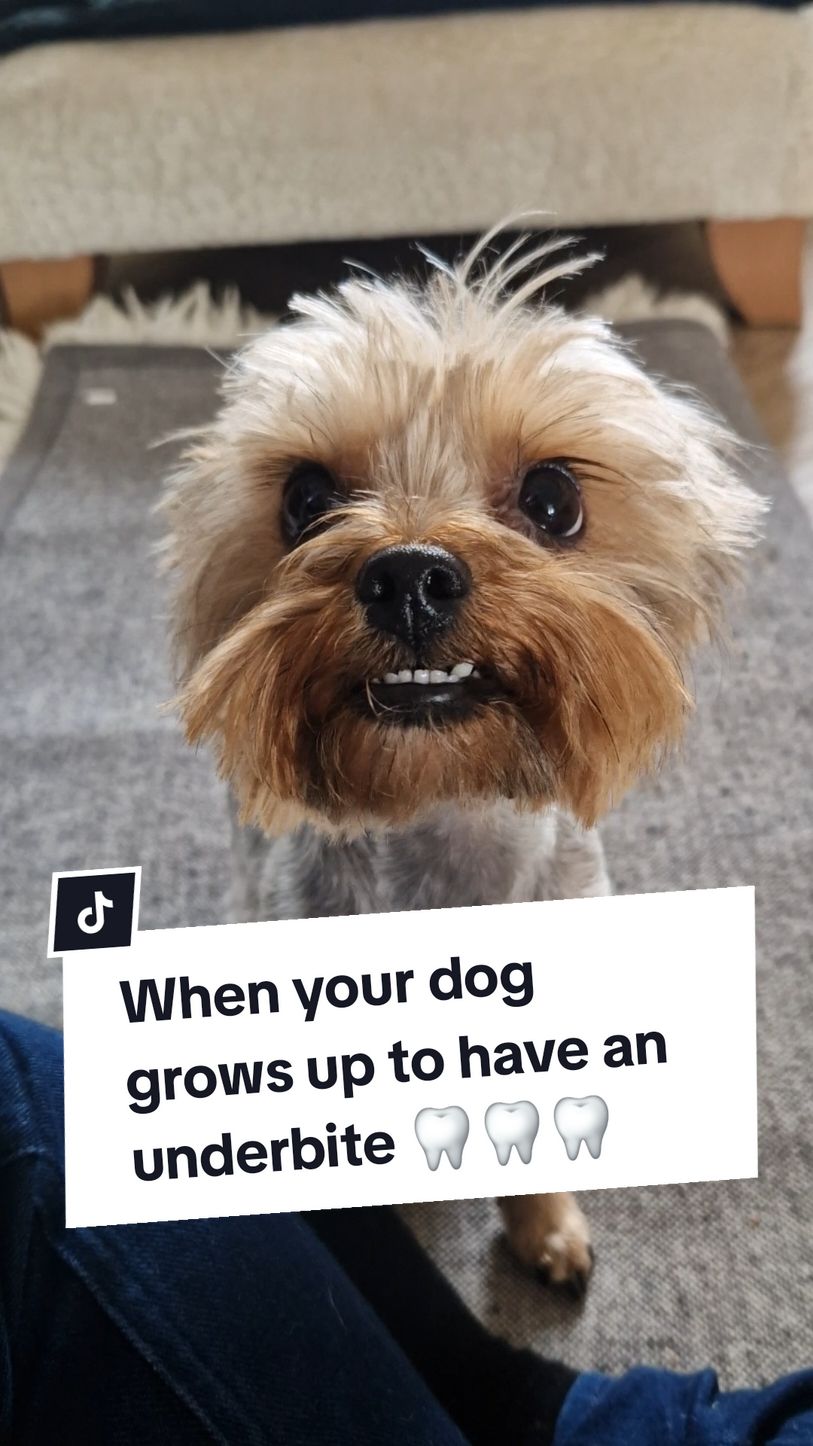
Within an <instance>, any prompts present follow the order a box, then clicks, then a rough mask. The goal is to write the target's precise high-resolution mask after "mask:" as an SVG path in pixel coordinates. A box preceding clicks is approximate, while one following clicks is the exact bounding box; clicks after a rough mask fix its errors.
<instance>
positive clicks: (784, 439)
mask: <svg viewBox="0 0 813 1446" xmlns="http://www.w3.org/2000/svg"><path fill="white" fill-rule="evenodd" d="M805 283H806V284H805V290H804V303H803V316H802V326H801V328H800V330H799V331H781V330H778V329H777V330H774V329H772V328H770V327H765V328H756V329H754V330H748V329H745V328H739V327H738V328H736V329H735V331H734V333H733V336H732V343H731V351H732V356H733V358H734V361H735V363H736V365H737V368H738V370H739V373H740V375H741V377H742V378H743V381H744V382H745V385H746V387H747V389H748V391H749V393H750V395H751V399H752V401H753V403H754V405H755V407H756V409H757V412H758V413H759V416H760V419H761V421H762V425H763V427H764V428H765V430H766V432H767V434H768V437H769V439H770V441H771V442H772V443H773V444H774V446H775V447H776V448H777V449H778V450H779V452H780V453H781V455H782V457H783V458H784V460H785V464H786V466H787V467H788V470H789V472H790V475H791V479H792V481H793V483H794V486H795V488H796V490H797V492H798V493H799V495H800V497H802V499H803V501H804V502H805V505H806V507H807V509H808V512H809V513H810V515H811V517H813V226H812V227H810V228H809V234H808V241H807V248H806V256H805Z"/></svg>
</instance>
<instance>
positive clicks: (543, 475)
mask: <svg viewBox="0 0 813 1446" xmlns="http://www.w3.org/2000/svg"><path fill="white" fill-rule="evenodd" d="M519 506H520V510H521V511H522V512H524V513H525V515H526V517H530V519H531V521H532V522H535V523H536V526H537V527H540V528H541V529H542V531H543V532H546V533H547V534H548V536H549V537H555V538H557V539H565V538H568V539H569V538H573V537H578V535H579V533H580V532H581V530H582V528H583V527H584V507H583V505H582V495H581V491H580V490H579V484H578V482H577V481H576V478H575V477H574V476H573V473H572V472H571V471H570V470H569V469H568V468H567V467H566V466H565V464H564V462H537V463H536V464H535V465H534V466H533V467H531V469H530V471H529V472H526V473H525V476H524V478H523V479H522V486H521V488H520V493H519Z"/></svg>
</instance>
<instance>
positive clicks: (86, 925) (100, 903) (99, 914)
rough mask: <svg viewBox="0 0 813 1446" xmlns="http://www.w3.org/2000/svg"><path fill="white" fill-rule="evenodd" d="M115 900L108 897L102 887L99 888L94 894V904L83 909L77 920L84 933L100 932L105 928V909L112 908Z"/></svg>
mask: <svg viewBox="0 0 813 1446" xmlns="http://www.w3.org/2000/svg"><path fill="white" fill-rule="evenodd" d="M112 907H113V900H112V899H106V898H105V896H104V894H103V893H102V891H101V889H97V890H96V892H95V894H94V895H93V904H92V905H91V906H89V907H88V908H87V909H83V910H82V912H81V914H80V915H79V918H78V919H77V920H76V922H77V924H78V925H79V928H80V929H81V930H82V933H83V934H98V932H99V930H100V929H103V928H104V911H105V909H112Z"/></svg>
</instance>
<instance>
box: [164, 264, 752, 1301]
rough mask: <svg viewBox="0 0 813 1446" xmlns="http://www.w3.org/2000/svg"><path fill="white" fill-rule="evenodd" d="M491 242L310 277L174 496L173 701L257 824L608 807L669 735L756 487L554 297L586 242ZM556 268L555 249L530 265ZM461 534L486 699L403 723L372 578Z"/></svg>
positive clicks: (583, 1233) (511, 1218)
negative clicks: (394, 559)
mask: <svg viewBox="0 0 813 1446" xmlns="http://www.w3.org/2000/svg"><path fill="white" fill-rule="evenodd" d="M491 239H492V238H491V237H486V238H484V241H483V242H482V243H481V245H480V246H479V247H478V248H476V249H475V251H474V252H473V253H472V255H471V256H470V257H469V258H467V260H466V261H464V262H462V263H461V264H460V266H458V267H457V268H444V267H440V269H439V270H438V271H437V273H436V274H435V275H434V276H433V277H432V279H431V280H430V281H429V282H428V284H427V285H425V286H424V287H418V286H413V285H411V284H410V283H408V282H405V281H395V282H390V283H385V282H382V281H378V280H375V279H364V280H358V279H356V280H351V281H348V282H346V283H345V284H344V285H342V286H341V287H339V289H338V291H337V292H336V293H334V294H333V295H332V296H316V297H296V298H294V301H293V302H292V311H293V315H294V321H293V324H292V325H290V326H282V327H278V328H276V329H275V330H273V331H271V332H269V333H268V334H267V335H266V336H263V337H261V338H260V339H259V340H258V341H256V342H254V343H253V344H252V345H251V346H249V347H248V348H247V349H246V350H245V351H244V352H243V353H242V355H241V356H240V357H239V359H238V360H237V362H236V363H235V364H234V366H233V368H232V370H231V371H230V372H229V374H228V375H227V377H226V382H225V389H224V391H225V396H224V404H223V408H222V410H221V412H220V415H219V416H218V417H217V419H216V420H215V421H214V423H213V424H212V425H211V427H209V428H208V429H207V430H206V431H205V432H204V434H203V435H202V436H201V437H200V438H199V439H198V440H196V441H195V442H194V443H193V445H191V446H190V447H189V449H188V451H187V453H186V456H185V459H184V461H183V464H182V466H181V468H180V470H179V472H178V475H177V476H176V478H175V479H174V482H173V484H172V486H171V489H170V492H169V496H168V499H167V502H166V504H165V506H166V511H167V516H168V522H169V532H170V536H169V541H168V550H167V555H168V562H169V564H170V566H171V568H172V570H173V572H174V575H175V579H176V600H175V639H176V644H177V650H178V658H179V672H180V677H181V692H180V696H179V703H178V706H179V709H180V713H181V716H182V718H183V721H184V724H185V727H186V732H187V736H188V738H189V740H190V742H192V743H197V742H199V741H201V740H211V741H212V742H213V743H214V745H215V748H216V750H217V754H218V759H219V765H220V769H221V772H222V773H223V775H224V776H225V777H226V778H227V779H228V780H229V782H230V784H231V786H232V788H233V790H234V792H235V794H236V796H237V799H238V801H239V804H240V807H241V811H242V817H243V819H244V821H246V822H252V823H256V824H258V825H260V826H261V828H263V829H265V830H266V831H267V832H269V833H272V832H283V831H286V830H290V829H292V828H293V827H294V826H295V825H296V824H297V823H299V822H301V821H303V820H308V821H309V822H310V823H311V824H313V825H314V826H316V827H317V828H319V829H322V830H325V831H328V832H333V833H339V834H352V833H354V832H358V831H359V830H362V829H364V828H365V827H372V826H382V825H383V826H398V825H401V824H406V823H408V822H409V821H410V820H413V819H414V818H416V817H418V816H420V815H421V814H422V813H424V812H427V811H429V810H436V809H437V807H438V804H442V803H443V802H448V803H454V804H464V805H477V804H482V803H484V802H486V803H488V802H493V801H494V800H498V799H510V800H511V801H512V803H513V805H514V807H518V808H524V809H528V810H543V809H548V808H550V807H551V806H552V805H558V806H559V807H560V808H561V809H563V810H564V811H565V812H566V813H569V814H571V815H573V816H575V818H577V819H578V820H580V821H581V822H582V823H584V824H587V825H592V824H593V823H594V822H595V820H596V819H597V818H599V817H600V816H601V814H602V813H604V812H605V811H606V809H607V808H609V807H610V806H611V805H612V804H613V803H614V802H615V801H616V800H617V799H618V798H620V797H621V795H622V794H623V793H624V791H625V790H626V789H627V788H629V786H630V785H631V784H632V783H633V782H634V781H635V779H636V778H637V777H639V776H640V775H641V774H642V773H644V772H645V771H646V770H648V769H650V768H652V767H653V766H654V765H655V764H656V763H657V761H658V759H659V758H660V757H661V756H662V755H663V753H664V751H665V750H667V749H669V748H670V747H671V746H673V745H674V744H675V743H676V742H677V741H678V739H679V737H680V735H681V732H682V729H683V725H684V721H685V718H686V715H687V712H688V710H689V708H690V706H691V700H690V696H689V692H688V689H687V685H686V682H685V678H684V672H685V666H686V662H687V659H688V656H689V654H690V652H691V649H692V648H693V647H694V645H695V644H696V643H698V642H699V641H700V640H701V639H703V638H704V637H707V636H708V635H709V634H710V633H711V632H713V630H714V627H715V625H716V622H717V619H718V617H719V612H720V601H721V595H722V592H723V590H724V587H725V585H726V584H727V583H728V582H729V581H730V580H731V579H732V578H733V577H734V576H735V575H736V572H737V565H738V559H739V556H740V554H741V553H742V551H743V549H744V548H746V547H747V546H748V545H749V544H750V543H751V542H752V541H753V539H754V536H755V530H756V525H757V522H758V518H759V513H760V511H761V506H762V504H761V503H760V502H758V500H757V499H756V498H755V497H754V495H753V494H752V493H751V492H750V491H748V489H747V488H746V487H745V486H744V485H743V484H742V483H741V482H740V481H739V480H738V478H737V477H736V475H735V472H734V471H733V468H732V464H731V452H732V446H731V441H730V438H729V437H728V436H727V435H726V433H725V431H724V430H723V428H722V427H720V426H719V425H718V424H717V423H716V422H715V421H714V420H712V419H711V418H710V417H708V416H706V415H705V414H704V412H703V411H702V409H701V408H700V407H699V406H698V405H697V404H696V403H694V402H691V401H689V400H688V399H687V398H686V397H684V396H681V395H679V394H677V393H675V392H673V391H670V390H668V389H667V388H665V387H663V386H661V385H660V384H659V383H658V382H656V381H655V380H654V379H653V378H651V377H648V376H647V375H646V374H645V373H644V372H643V371H642V370H641V369H640V368H639V367H638V366H637V364H636V363H635V361H634V360H633V359H632V358H631V357H630V356H629V355H628V354H627V352H626V351H625V350H624V349H623V347H622V346H621V345H620V344H619V342H618V341H617V340H616V339H614V338H613V337H612V335H611V334H610V332H609V331H608V329H607V328H606V327H605V326H604V325H603V324H602V323H601V322H599V321H594V320H587V319H583V318H576V317H573V316H568V315H566V314H565V312H563V311H562V310H561V309H560V308H558V307H556V306H552V305H549V304H546V303H545V302H541V301H540V300H539V296H540V293H541V291H542V289H543V288H544V286H545V284H547V283H548V282H550V281H552V280H556V279H557V278H559V277H560V276H562V275H565V274H566V273H567V272H568V271H573V270H578V269H579V266H580V265H581V264H582V263H579V262H574V261H573V260H572V259H566V260H565V261H564V262H562V261H559V262H557V263H555V264H548V262H549V255H548V253H549V252H550V251H551V249H552V247H551V244H550V243H545V244H544V245H542V246H538V247H532V249H531V252H530V254H529V253H528V252H527V251H524V250H523V248H522V246H521V245H520V244H518V243H514V244H512V245H511V246H510V247H509V248H508V249H507V251H506V252H505V253H504V255H503V257H502V258H501V259H500V260H499V261H498V262H497V263H496V264H495V265H492V266H491V267H490V268H488V267H486V266H485V265H484V262H483V258H484V256H485V254H486V252H487V248H488V245H489V244H490V241H491ZM542 263H545V264H544V265H543V269H542V270H541V271H540V270H539V266H540V264H542ZM546 459H560V460H563V461H564V462H566V463H567V464H568V466H569V467H570V469H571V471H572V472H573V474H574V475H575V476H576V477H577V478H578V480H579V483H580V486H581V490H582V496H583V501H584V506H585V512H586V527H585V529H584V532H583V534H582V535H580V536H579V538H578V539H577V540H576V541H575V543H574V544H573V545H569V546H567V545H557V544H555V543H553V542H551V541H546V540H545V539H544V538H542V537H540V536H539V535H538V533H537V532H536V531H535V529H534V527H533V526H532V524H531V523H529V522H528V520H527V519H526V518H525V517H524V516H523V514H522V513H521V512H520V510H519V507H518V495H519V489H520V484H521V480H522V477H523V475H524V473H525V471H526V470H527V469H528V467H529V466H530V465H531V464H533V463H535V462H539V461H544V460H546ZM303 461H309V462H317V463H319V464H322V465H324V466H326V467H328V468H329V469H330V470H331V472H332V473H333V475H334V476H335V478H336V479H338V482H339V484H340V486H341V488H342V490H343V498H344V505H343V506H342V507H341V509H340V510H338V511H337V512H336V513H335V514H333V515H332V517H331V520H330V523H329V525H328V526H327V527H325V528H324V529H323V530H321V531H319V532H318V534H316V535H314V536H312V537H311V538H310V539H309V540H307V541H304V542H302V543H301V545H300V546H298V547H296V548H295V549H294V550H292V551H291V550H289V549H287V548H286V546H285V543H284V541H283V537H282V534H281V530H280V504H281V498H282V490H283V486H284V483H285V480H286V478H287V477H288V476H289V475H290V473H291V470H292V468H293V467H294V466H295V465H296V464H298V463H301V462H303ZM416 541H420V542H426V543H432V544H436V545H440V546H442V547H445V548H447V549H448V550H449V551H450V552H451V553H453V554H455V555H456V556H457V557H459V558H460V559H462V561H463V562H464V563H465V564H466V565H467V567H468V569H469V570H470V573H471V577H472V588H471V591H470V593H469V595H468V596H467V597H466V598H465V600H464V601H463V603H462V604H461V605H460V607H459V609H458V612H457V614H456V617H455V621H454V624H453V627H452V628H451V630H450V631H449V632H447V633H446V634H445V635H444V636H443V638H442V641H439V642H437V643H436V644H435V645H434V647H433V649H432V650H431V655H430V656H428V657H426V656H425V657H423V658H421V660H420V661H421V663H422V665H424V666H426V665H428V666H430V667H431V666H432V665H436V666H439V667H443V666H445V665H446V664H447V662H448V661H449V660H452V659H470V660H472V661H474V662H475V663H477V664H478V665H481V666H482V667H484V668H486V669H490V670H492V672H493V673H494V674H496V677H497V679H498V680H499V685H500V692H499V697H498V698H495V699H494V701H492V702H490V703H489V704H488V705H487V706H482V707H479V708H478V710H477V711H476V712H475V713H473V714H472V715H470V716H469V717H467V718H465V719H462V720H461V721H458V722H456V723H454V724H451V725H448V726H445V727H439V728H394V727H391V726H387V724H386V723H385V722H384V721H383V720H381V719H380V718H378V717H374V716H370V715H369V714H365V713H363V712H362V711H359V710H358V709H357V708H356V707H355V706H354V703H353V694H354V691H355V690H357V689H359V688H363V687H364V686H365V680H369V679H370V678H373V677H380V676H381V675H382V674H383V673H384V672H386V671H390V670H392V671H396V670H398V669H399V668H401V667H404V666H407V667H412V666H414V664H415V662H416V659H415V658H414V657H413V656H412V655H411V654H410V651H409V649H408V648H406V647H405V645H403V644H401V643H399V642H397V641H396V640H394V639H390V640H388V639H387V637H386V636H384V635H382V634H380V633H375V632H373V631H372V630H371V629H370V627H369V626H368V623H367V620H366V617H365V613H364V610H363V608H362V606H361V605H360V604H359V602H358V601H357V600H356V596H355V591H354V588H355V581H356V577H357V575H358V573H359V570H360V568H361V567H362V565H363V564H364V562H365V561H366V560H367V559H368V558H370V557H371V556H372V554H373V553H375V552H377V551H379V550H380V549H381V548H382V547H385V546H387V545H388V544H398V543H405V542H416ZM503 1210H504V1214H505V1217H506V1223H507V1227H508V1230H509V1235H510V1237H511V1240H512V1243H513V1245H514V1248H515V1250H516V1252H517V1254H518V1255H519V1257H520V1258H521V1259H522V1260H524V1261H525V1262H526V1263H528V1264H532V1265H534V1266H536V1267H538V1268H541V1269H542V1270H544V1271H545V1272H546V1273H547V1274H548V1275H549V1276H550V1278H551V1279H552V1280H554V1281H563V1280H571V1281H575V1282H582V1283H583V1282H584V1280H585V1279H586V1276H587V1274H588V1273H589V1270H590V1264H591V1259H592V1253H591V1251H590V1247H589V1233H588V1229H587V1224H586V1221H585V1220H584V1216H583V1215H582V1213H581V1211H580V1210H579V1208H578V1206H577V1205H576V1204H575V1202H574V1201H573V1199H572V1197H571V1196H568V1195H552V1196H538V1195H537V1196H529V1197H522V1198H517V1199H511V1200H506V1201H504V1202H503Z"/></svg>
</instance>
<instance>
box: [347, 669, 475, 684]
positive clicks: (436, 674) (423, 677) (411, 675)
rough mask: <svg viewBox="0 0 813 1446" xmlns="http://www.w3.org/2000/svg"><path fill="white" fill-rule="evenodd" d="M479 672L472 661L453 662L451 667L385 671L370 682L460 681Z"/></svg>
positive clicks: (434, 682)
mask: <svg viewBox="0 0 813 1446" xmlns="http://www.w3.org/2000/svg"><path fill="white" fill-rule="evenodd" d="M479 677H480V672H479V670H478V669H477V668H475V666H474V664H473V663H455V664H454V666H453V667H451V668H401V670H400V672H398V673H385V674H384V676H383V678H371V679H370V682H371V683H373V684H375V683H386V684H387V685H388V686H389V687H392V686H393V685H394V684H396V683H419V684H420V683H423V684H435V686H437V684H438V683H462V682H463V680H464V679H465V678H479Z"/></svg>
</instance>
